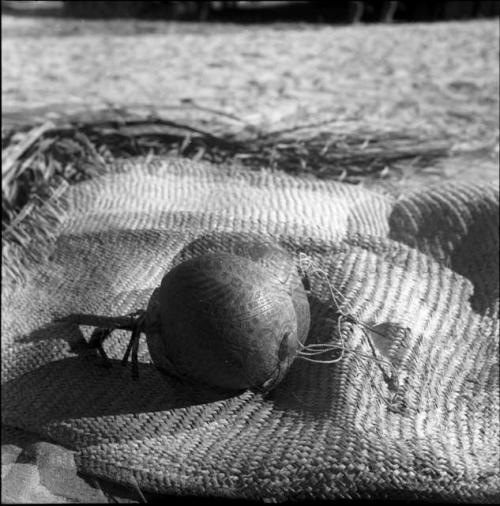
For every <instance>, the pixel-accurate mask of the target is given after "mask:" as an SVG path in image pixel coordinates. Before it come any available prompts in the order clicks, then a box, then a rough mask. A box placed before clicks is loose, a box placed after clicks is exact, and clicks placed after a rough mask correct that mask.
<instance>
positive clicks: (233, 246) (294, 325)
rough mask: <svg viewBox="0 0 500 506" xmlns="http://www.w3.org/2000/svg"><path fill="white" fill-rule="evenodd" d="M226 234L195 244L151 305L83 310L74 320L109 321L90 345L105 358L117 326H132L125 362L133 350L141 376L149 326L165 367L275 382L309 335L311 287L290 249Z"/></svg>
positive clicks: (195, 377)
mask: <svg viewBox="0 0 500 506" xmlns="http://www.w3.org/2000/svg"><path fill="white" fill-rule="evenodd" d="M227 239H228V240H227V241H226V243H227V244H226V246H225V247H214V244H213V241H211V238H210V236H209V237H208V238H207V237H204V238H203V240H202V241H201V242H200V241H199V240H198V241H194V242H193V243H191V245H190V246H189V247H188V248H187V249H186V250H185V252H184V255H183V254H181V255H180V256H179V259H178V263H177V265H175V266H174V267H173V268H172V269H171V270H169V271H168V272H167V273H166V274H165V275H164V277H163V279H162V281H161V285H160V287H158V288H157V289H155V290H154V292H153V294H152V295H151V297H150V300H149V303H148V306H147V309H146V311H145V312H140V313H139V314H138V315H136V316H135V317H134V316H129V317H117V318H106V317H92V316H91V315H89V316H88V317H87V318H85V315H77V317H76V319H75V318H73V322H76V323H79V324H87V325H88V324H92V325H97V326H100V327H102V325H104V327H105V328H97V329H96V330H95V331H94V333H93V335H92V337H91V339H90V342H89V345H90V346H91V347H95V348H97V349H98V350H99V351H100V353H101V355H102V356H103V357H104V358H105V360H107V357H106V354H105V352H104V349H103V347H102V344H103V342H104V340H105V338H106V337H107V336H108V335H109V334H110V333H111V331H112V330H113V329H115V328H121V329H128V330H130V331H131V332H132V337H131V339H130V342H129V346H128V348H127V351H126V353H125V356H124V358H123V361H122V363H126V362H127V361H128V357H129V355H130V353H132V373H133V376H134V377H137V376H138V365H137V349H138V341H139V336H140V334H141V332H144V333H145V334H146V340H147V344H148V349H149V352H150V356H151V359H152V361H153V363H154V365H155V366H156V367H157V368H158V369H159V370H160V371H162V372H166V373H168V374H173V375H175V376H177V377H178V378H181V379H183V380H188V381H191V382H195V383H202V384H204V385H208V386H210V387H216V388H220V389H224V390H242V389H247V388H250V389H254V390H259V391H269V390H271V389H273V388H274V387H275V386H276V385H277V384H278V383H279V382H280V381H281V380H282V379H283V378H284V377H285V375H286V373H287V371H288V370H289V368H290V366H291V364H292V362H293V360H294V359H295V357H296V355H297V352H298V350H299V349H300V347H302V345H303V344H304V342H305V340H306V338H307V335H308V332H309V325H310V310H309V302H308V299H307V294H306V291H305V289H304V286H303V284H302V281H301V279H300V277H299V275H298V272H297V269H296V267H295V263H294V261H293V259H292V258H291V257H290V256H289V255H288V253H287V252H286V251H285V250H284V249H282V248H281V247H279V246H277V245H275V244H272V243H268V242H264V241H260V240H258V239H256V238H251V239H248V238H246V239H242V238H241V237H239V236H235V235H232V236H230V237H227ZM222 242H224V241H222ZM217 244H219V243H217ZM198 246H201V247H200V248H198V249H203V246H205V249H207V248H206V247H207V246H209V247H208V250H209V251H208V253H202V254H196V253H195V252H196V251H197V247H198ZM193 253H195V254H193ZM184 257H187V258H184ZM127 318H128V319H127ZM108 363H109V361H108Z"/></svg>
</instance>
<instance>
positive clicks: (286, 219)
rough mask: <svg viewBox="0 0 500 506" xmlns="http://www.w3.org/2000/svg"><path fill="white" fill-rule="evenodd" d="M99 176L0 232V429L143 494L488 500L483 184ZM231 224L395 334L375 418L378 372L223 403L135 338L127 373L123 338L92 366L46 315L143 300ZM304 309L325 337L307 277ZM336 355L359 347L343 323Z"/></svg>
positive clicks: (315, 379)
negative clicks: (404, 188) (344, 339)
mask: <svg viewBox="0 0 500 506" xmlns="http://www.w3.org/2000/svg"><path fill="white" fill-rule="evenodd" d="M115 169H116V170H115V172H114V173H111V174H109V175H106V176H102V177H100V178H95V179H93V180H91V181H88V182H85V183H80V184H77V185H75V186H72V187H69V188H68V189H67V190H66V191H65V193H64V194H63V195H62V197H61V198H60V199H59V202H57V203H54V202H53V203H50V204H47V205H46V206H45V207H41V208H40V209H39V210H38V211H36V212H35V213H33V215H32V216H30V217H28V218H27V221H26V222H25V223H24V224H21V225H19V230H21V231H22V230H23V228H24V231H25V232H26V236H27V238H26V240H25V241H21V242H24V244H23V245H16V244H14V242H13V241H9V240H8V237H7V239H6V241H7V243H6V245H4V253H3V255H4V261H3V289H2V299H3V300H2V302H3V311H2V422H3V424H6V425H8V426H12V427H15V428H17V429H22V430H25V431H30V432H34V433H37V434H40V435H41V436H43V437H45V438H50V439H51V440H52V441H53V442H55V443H58V444H60V445H63V446H64V447H66V448H67V449H69V450H71V451H72V452H73V453H74V457H75V462H76V464H77V466H78V469H79V470H81V471H82V472H84V473H88V474H90V475H94V476H98V477H104V478H107V479H110V480H114V481H116V482H118V483H121V484H128V485H130V484H133V485H134V486H137V487H139V489H140V490H143V491H147V492H159V493H168V494H186V495H187V494H189V495H204V496H207V495H215V496H225V497H241V498H254V499H275V500H281V499H303V498H359V497H362V498H375V497H377V498H383V497H390V498H395V497H399V498H401V497H403V498H406V499H439V500H464V501H470V500H474V501H495V500H498V499H499V497H500V495H499V494H500V478H499V473H500V469H499V457H500V455H499V449H498V448H499V444H498V443H499V364H498V352H499V321H498V312H499V300H498V297H499V295H498V249H499V245H498V189H497V188H495V187H494V186H488V185H473V184H471V183H468V184H459V183H446V184H441V185H436V186H432V187H426V188H423V189H421V190H418V191H414V192H412V193H409V194H405V195H402V196H396V195H392V194H388V193H382V192H376V191H374V190H368V189H366V188H363V187H355V186H349V185H344V184H341V183H335V182H328V181H312V180H302V179H297V178H293V177H292V176H286V175H282V174H272V173H270V172H267V171H261V172H243V171H241V172H240V171H238V170H230V169H228V170H222V169H219V168H215V167H212V166H209V165H202V164H195V163H193V162H189V161H182V160H177V159H171V160H158V159H151V160H149V161H146V160H143V159H137V160H131V161H127V162H123V163H118V164H117V166H116V168H115ZM41 224H43V227H41ZM41 229H43V230H44V232H43V234H41V233H40V230H41ZM235 232H236V233H242V234H246V233H252V234H257V235H259V236H262V237H263V238H268V237H271V238H272V239H274V240H276V241H278V242H279V243H281V244H282V246H284V247H285V248H286V249H287V250H288V251H289V252H290V253H292V254H293V255H294V257H295V258H296V259H298V257H299V254H300V253H305V254H306V255H308V256H309V257H310V258H311V259H312V261H313V262H314V263H315V265H317V266H318V267H321V268H322V269H323V270H324V271H326V273H327V275H328V279H329V281H330V282H331V283H332V284H333V285H334V286H335V287H336V288H337V289H338V290H339V291H340V292H341V293H342V295H343V299H344V302H345V307H346V308H347V307H348V308H349V310H350V311H351V312H352V313H353V314H354V315H355V316H356V317H357V318H359V319H361V320H362V321H364V322H367V323H371V324H380V327H379V328H385V329H389V328H391V325H392V323H394V322H397V323H398V324H401V325H404V326H407V327H408V328H409V329H410V332H408V333H406V334H405V335H404V338H401V336H400V334H397V335H398V336H399V338H396V337H394V342H391V343H389V344H390V346H386V348H385V352H384V353H385V355H386V357H387V358H388V359H390V360H391V361H392V363H393V365H394V367H395V368H396V369H397V371H398V378H399V384H400V388H399V390H398V393H397V395H398V402H397V404H396V406H395V407H392V408H389V407H388V406H387V404H386V403H385V402H384V399H383V397H382V396H381V395H380V394H383V395H385V394H389V393H390V392H389V390H388V385H387V384H386V382H385V381H384V379H383V376H382V373H381V371H380V369H379V368H377V367H376V365H375V364H374V363H373V362H372V361H369V360H365V361H363V360H358V359H355V356H354V355H353V354H349V353H347V354H346V355H345V357H344V359H343V360H341V361H339V362H337V363H335V364H315V363H309V362H306V361H302V360H296V361H295V362H294V364H293V366H292V368H291V370H290V372H289V374H288V375H287V377H286V378H285V380H284V381H283V382H282V383H281V384H280V385H279V386H278V387H277V389H276V390H275V391H273V392H272V394H271V395H269V396H266V397H263V396H262V395H261V394H257V393H252V392H248V391H247V392H244V393H242V394H240V395H235V396H230V395H222V394H219V393H215V392H210V391H203V389H201V388H195V387H193V386H190V385H186V384H182V383H180V382H179V381H177V380H176V379H174V378H170V377H168V376H164V375H162V374H160V373H159V372H158V371H157V370H156V369H155V368H154V367H153V365H152V364H151V362H150V358H149V355H148V351H147V347H146V344H145V340H143V342H142V343H141V347H140V353H139V359H140V369H139V372H140V380H139V381H138V382H136V381H133V380H132V378H131V375H130V369H129V368H126V369H125V368H122V367H120V365H119V359H120V358H121V355H122V354H123V352H124V350H125V348H126V344H127V334H126V333H125V332H122V331H120V332H116V333H115V334H113V337H111V338H110V340H109V341H107V342H106V345H105V347H106V350H107V351H108V354H109V355H110V357H111V358H112V362H113V364H114V365H113V367H112V368H111V369H106V368H104V367H102V364H101V362H100V360H99V357H97V356H95V355H93V354H91V353H90V352H88V351H85V346H84V344H85V343H84V339H86V338H88V337H89V335H90V331H91V329H89V328H86V327H80V328H78V327H76V326H74V325H69V324H61V323H56V322H54V320H55V319H56V318H59V317H63V316H66V315H68V314H70V313H93V314H100V315H119V314H125V313H128V312H131V311H134V310H136V309H138V308H143V307H145V306H146V305H147V302H148V299H149V297H150V295H151V294H152V292H153V290H154V288H155V287H157V286H158V285H159V283H160V280H161V278H162V276H163V275H164V273H165V272H166V271H168V270H169V268H170V267H171V266H172V265H173V264H174V263H175V262H177V261H179V258H182V257H183V255H184V256H185V255H186V251H187V252H189V251H191V253H192V254H196V253H199V251H198V250H196V249H192V250H190V249H189V247H188V248H187V249H186V247H187V246H188V245H189V244H190V243H191V242H192V241H194V240H195V239H199V238H200V237H202V236H207V234H208V237H209V240H208V241H206V243H204V240H203V239H202V240H201V241H198V243H197V244H202V245H203V244H206V248H207V249H210V248H212V247H215V246H216V247H217V248H224V247H225V244H226V242H227V237H228V234H231V233H235ZM21 236H22V234H20V233H18V237H21ZM310 304H311V312H312V324H311V331H310V335H309V341H308V342H323V341H325V340H328V339H329V338H330V337H331V336H332V333H334V329H335V325H334V324H332V321H331V320H332V319H333V320H334V319H335V309H334V308H333V307H332V305H331V300H330V298H329V293H328V286H327V285H326V284H325V283H323V282H321V281H320V280H318V279H316V280H314V279H313V282H312V293H311V296H310ZM393 335H394V336H396V333H391V332H388V333H387V336H386V337H387V340H390V339H392V337H391V336H393ZM348 345H349V347H350V348H351V349H354V350H356V351H357V352H358V353H365V354H369V353H370V348H369V345H368V343H367V342H366V341H365V340H364V339H363V337H362V333H361V332H358V331H357V330H356V328H354V329H353V331H352V332H351V333H350V334H349V342H348Z"/></svg>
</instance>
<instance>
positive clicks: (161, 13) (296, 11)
mask: <svg viewBox="0 0 500 506" xmlns="http://www.w3.org/2000/svg"><path fill="white" fill-rule="evenodd" d="M2 11H3V12H9V13H16V14H22V13H24V14H25V15H26V14H28V13H30V12H31V13H33V12H35V11H38V12H39V13H42V12H43V13H44V14H45V15H48V14H50V15H54V14H60V15H64V16H70V17H80V18H120V17H137V18H144V19H148V18H149V19H172V20H198V21H209V20H219V21H220V20H233V21H234V20H239V21H254V22H256V21H257V22H265V21H273V20H277V19H282V20H285V19H288V20H292V19H295V20H304V21H317V22H332V23H354V22H393V21H441V20H456V19H473V18H481V17H494V16H498V15H499V13H500V4H499V2H497V1H494V0H493V1H491V0H490V1H432V0H422V1H419V2H415V1H405V0H399V1H384V0H372V1H349V2H325V1H322V2H320V1H307V0H306V1H299V0H296V1H272V0H268V1H204V2H199V1H198V2H192V1H135V2H134V1H113V2H110V1H76V0H71V1H9V0H2Z"/></svg>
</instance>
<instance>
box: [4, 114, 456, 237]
mask: <svg viewBox="0 0 500 506" xmlns="http://www.w3.org/2000/svg"><path fill="white" fill-rule="evenodd" d="M210 116H211V118H210V120H209V121H208V120H207V119H206V118H205V120H204V121H203V120H202V119H201V118H200V119H199V120H198V121H197V122H194V121H184V122H180V121H178V120H175V121H174V120H171V119H166V117H165V115H161V114H157V113H156V114H151V113H150V114H148V115H144V114H143V115H140V114H137V113H133V112H131V111H124V110H120V111H116V110H115V111H113V110H103V111H100V112H97V111H96V112H94V113H93V114H92V115H90V116H89V114H86V115H85V114H76V115H72V116H68V115H66V116H59V117H58V118H54V119H53V120H52V121H45V122H43V123H41V124H38V125H33V124H30V123H29V118H27V124H24V125H22V124H19V122H18V124H17V125H15V126H12V125H11V126H10V127H5V128H4V129H3V131H2V197H3V199H2V229H3V230H4V231H5V230H6V229H8V228H12V225H13V224H15V223H16V222H17V221H19V220H20V219H22V217H23V216H24V215H26V214H27V213H28V212H30V211H31V209H32V207H33V206H35V205H36V203H37V201H39V200H43V199H45V198H47V197H48V196H50V195H51V193H52V192H53V191H54V188H56V187H57V186H58V185H59V184H60V183H61V182H63V181H64V182H66V183H69V184H74V183H77V182H79V181H82V180H85V179H89V178H92V177H94V176H96V175H100V174H104V173H106V171H107V170H108V167H109V165H110V162H111V161H112V160H113V159H115V158H123V157H132V156H139V155H143V156H144V155H152V154H154V155H167V156H169V155H170V156H183V157H187V158H191V159H193V160H206V161H209V162H212V163H215V164H232V165H235V164H236V165H239V166H243V167H248V168H249V169H252V170H259V169H260V168H262V167H269V168H271V169H274V170H284V171H286V172H288V173H293V174H300V175H301V176H306V177H320V178H330V179H335V180H338V181H344V182H346V183H352V184H357V183H360V182H362V181H366V180H367V179H380V178H389V179H397V178H398V177H399V176H400V175H401V168H402V167H403V166H406V167H411V168H412V170H413V171H417V170H418V169H419V168H421V167H427V166H428V165H430V164H432V163H433V162H435V161H436V160H437V159H439V158H442V157H446V156H448V155H449V153H450V150H451V148H452V146H453V143H452V141H451V139H449V138H446V137H441V138H434V137H433V138H429V137H425V135H423V134H421V133H420V134H419V133H418V132H415V131H411V130H408V129H406V130H401V129H397V130H394V129H389V128H386V127H383V126H382V125H381V126H380V128H379V129H377V130H372V129H370V128H366V127H363V126H362V125H359V124H356V123H349V122H335V121H330V122H323V123H321V124H312V125H311V124H310V125H303V126H296V127H293V128H289V129H285V130H279V131H263V130H258V129H256V128H254V127H250V126H242V125H241V123H240V125H239V128H238V129H235V127H234V121H232V120H234V119H235V118H229V119H230V120H231V121H232V124H231V125H230V126H229V125H228V118H227V117H226V115H225V114H223V113H221V114H220V115H219V118H218V121H217V118H216V115H215V113H214V111H210ZM18 119H19V118H18ZM205 123H209V124H210V129H208V125H206V124H205Z"/></svg>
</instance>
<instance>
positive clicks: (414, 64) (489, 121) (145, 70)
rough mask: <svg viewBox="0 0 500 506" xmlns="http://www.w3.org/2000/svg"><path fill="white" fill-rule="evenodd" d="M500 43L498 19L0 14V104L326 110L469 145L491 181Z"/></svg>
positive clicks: (251, 116)
mask: <svg viewBox="0 0 500 506" xmlns="http://www.w3.org/2000/svg"><path fill="white" fill-rule="evenodd" d="M498 40H499V24H498V20H480V21H468V22H450V23H434V24H413V25H410V24H396V25H370V26H366V25H357V26H353V25H351V26H329V25H326V24H296V23H295V24H285V23H281V24H269V25H251V24H250V25H237V24H224V23H205V24H200V23H182V22H153V21H108V22H102V21H90V22H89V21H75V20H71V21H69V20H64V19H57V18H39V19H37V18H16V17H13V16H9V15H4V16H2V100H3V110H4V112H8V111H13V110H21V109H30V108H35V107H49V108H50V107H55V106H56V105H57V104H59V107H61V105H60V104H64V105H63V107H68V108H71V107H73V106H84V107H89V108H94V107H99V106H103V105H110V104H113V105H125V106H126V105H130V104H137V103H147V104H152V105H156V106H162V105H167V104H179V103H180V102H182V101H186V100H192V101H194V102H195V103H197V104H199V105H201V106H206V107H212V108H216V109H218V110H222V111H225V112H228V113H231V114H235V115H237V116H238V117H239V118H240V119H241V120H242V121H244V122H246V123H249V124H255V125H265V126H270V127H273V126H274V125H279V126H289V125H291V124H293V123H297V122H299V123H300V122H304V121H320V120H322V119H326V118H327V119H335V120H339V121H344V120H346V121H356V122H359V124H360V125H364V126H371V127H373V126H374V125H375V127H376V125H379V124H380V125H390V126H392V127H396V128H397V127H398V125H400V126H401V127H402V128H404V127H415V128H419V129H420V130H422V131H425V132H427V133H428V134H430V135H442V134H443V133H445V134H446V135H449V136H451V137H452V138H453V139H454V140H455V141H456V142H457V143H458V144H463V143H466V144H468V145H474V144H475V143H476V144H477V145H478V146H479V148H478V149H479V151H481V149H482V150H483V152H482V154H481V156H480V157H479V158H478V157H476V161H477V163H476V164H475V166H476V167H477V171H479V172H480V173H481V174H483V175H484V177H486V178H487V179H491V178H495V177H498V148H495V146H497V145H498V131H499V118H498V103H499V98H498V94H499V68H498V54H499V42H498ZM485 146H486V148H485ZM485 149H486V151H487V156H486V158H485V156H484V150H485ZM495 149H496V151H495ZM464 163H465V165H468V162H464ZM486 166H487V168H486V169H485V168H484V167H486ZM480 167H483V168H482V169H481V168H480ZM461 170H462V169H461ZM463 170H466V172H467V173H469V174H470V170H471V169H470V168H467V169H463Z"/></svg>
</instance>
